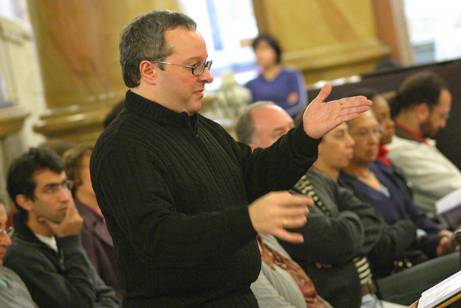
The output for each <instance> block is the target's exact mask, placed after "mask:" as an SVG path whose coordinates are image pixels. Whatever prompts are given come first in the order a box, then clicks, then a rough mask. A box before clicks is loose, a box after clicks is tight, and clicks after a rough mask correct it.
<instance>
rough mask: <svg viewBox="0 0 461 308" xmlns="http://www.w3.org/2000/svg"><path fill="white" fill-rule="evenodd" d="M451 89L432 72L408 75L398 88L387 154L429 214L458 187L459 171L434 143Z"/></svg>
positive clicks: (448, 106) (417, 202)
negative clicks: (393, 123) (393, 134)
mask: <svg viewBox="0 0 461 308" xmlns="http://www.w3.org/2000/svg"><path fill="white" fill-rule="evenodd" d="M451 100H452V97H451V93H450V90H449V89H448V87H447V86H446V84H445V82H444V81H443V80H442V79H441V78H440V77H439V76H437V75H436V74H434V73H431V72H420V73H416V74H414V75H412V76H410V77H408V78H407V79H406V80H405V81H404V82H403V83H402V85H401V86H400V88H399V90H398V91H397V95H396V98H395V102H394V103H393V104H392V109H393V110H394V109H395V112H394V113H396V117H395V124H396V137H394V139H393V140H392V143H391V144H390V145H389V146H388V147H389V158H390V159H391V161H392V162H393V164H395V165H396V166H397V167H399V169H401V170H402V171H403V173H404V175H405V178H406V179H407V180H408V181H409V182H410V183H411V185H412V191H413V193H414V199H415V205H416V206H417V207H418V208H419V209H420V210H422V211H423V212H424V213H426V215H427V216H428V217H429V218H433V217H434V216H435V202H436V201H437V200H438V199H440V198H442V197H444V196H445V195H447V194H448V193H450V192H452V191H454V190H456V189H458V188H461V173H460V171H459V170H458V168H456V166H455V165H453V163H452V162H450V161H449V160H448V159H447V158H446V157H445V156H444V155H443V154H442V153H441V152H440V151H439V150H438V149H437V148H436V146H435V142H434V140H432V139H431V138H433V137H435V136H436V134H437V132H438V131H439V130H440V129H442V128H444V127H445V125H446V123H447V119H448V115H449V112H450V109H451Z"/></svg>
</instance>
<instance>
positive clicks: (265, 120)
mask: <svg viewBox="0 0 461 308" xmlns="http://www.w3.org/2000/svg"><path fill="white" fill-rule="evenodd" d="M251 116H252V119H253V124H254V135H253V142H252V144H251V145H252V146H253V147H254V148H263V149H264V148H267V147H270V146H271V145H272V144H273V143H274V142H276V141H277V140H278V139H279V138H280V137H281V136H283V135H284V134H286V133H287V132H288V131H289V130H290V129H292V128H293V127H294V122H293V119H292V118H291V117H290V115H289V114H288V113H286V111H285V110H283V109H282V108H280V107H278V106H275V105H266V106H261V107H258V108H255V109H254V110H252V111H251Z"/></svg>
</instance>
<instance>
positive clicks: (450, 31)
mask: <svg viewBox="0 0 461 308" xmlns="http://www.w3.org/2000/svg"><path fill="white" fill-rule="evenodd" d="M405 14H406V19H407V23H408V29H409V35H410V41H411V45H412V46H413V50H414V53H415V63H417V64H420V63H428V62H434V61H444V60H451V59H455V58H460V57H461V40H460V37H461V2H460V1H452V0H438V1H432V0H405Z"/></svg>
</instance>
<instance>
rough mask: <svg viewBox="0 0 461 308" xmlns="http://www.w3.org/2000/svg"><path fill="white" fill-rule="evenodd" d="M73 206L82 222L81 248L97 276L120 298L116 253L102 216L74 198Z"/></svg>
mask: <svg viewBox="0 0 461 308" xmlns="http://www.w3.org/2000/svg"><path fill="white" fill-rule="evenodd" d="M75 206H76V207H77V210H78V212H79V213H80V216H82V218H83V221H84V224H83V228H82V232H81V235H80V237H81V240H82V245H83V249H84V250H85V253H86V255H87V256H88V258H89V259H90V261H91V263H92V264H93V267H94V268H95V270H96V272H97V273H98V275H99V277H101V279H102V280H103V281H104V282H105V283H106V284H107V285H108V286H110V287H112V288H113V289H114V291H115V295H116V296H117V299H118V300H119V301H121V300H122V298H123V296H122V294H123V288H122V285H121V282H120V278H119V275H118V272H117V265H116V254H115V249H114V243H113V241H112V237H111V236H110V234H109V231H108V230H107V226H106V222H105V221H104V217H102V216H101V215H99V214H98V213H96V212H95V211H93V210H92V209H90V208H89V207H88V206H86V205H84V204H83V203H81V202H80V201H79V200H78V199H77V198H75Z"/></svg>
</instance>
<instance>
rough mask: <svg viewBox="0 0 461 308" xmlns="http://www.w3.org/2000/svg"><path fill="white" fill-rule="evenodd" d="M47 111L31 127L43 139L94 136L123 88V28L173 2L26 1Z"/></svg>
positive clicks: (120, 95) (73, 139)
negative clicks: (120, 52) (120, 61)
mask: <svg viewBox="0 0 461 308" xmlns="http://www.w3.org/2000/svg"><path fill="white" fill-rule="evenodd" d="M28 6H29V14H30V19H31V22H32V25H33V30H34V34H35V40H36V45H37V50H38V56H39V61H40V66H41V75H42V79H43V87H44V93H45V101H46V105H47V109H48V110H47V111H46V112H45V114H43V115H42V116H41V117H40V120H39V121H38V123H36V124H35V126H34V129H35V131H37V132H39V133H41V134H43V135H45V136H46V137H47V138H61V139H66V140H70V141H87V140H95V139H96V138H97V136H98V135H99V133H100V131H101V127H102V126H101V122H102V120H103V119H104V117H105V115H106V113H107V112H108V111H109V110H110V108H111V106H113V105H114V104H115V103H116V102H118V101H119V100H121V99H122V98H123V97H124V95H125V91H126V87H125V86H124V84H123V81H122V77H121V70H120V65H119V54H118V43H119V37H120V33H121V31H122V29H123V28H124V27H125V25H127V24H128V23H129V22H130V21H131V20H132V19H133V18H134V17H135V16H138V15H141V14H144V13H147V12H149V11H151V10H153V9H171V10H176V9H177V4H176V1H175V0H169V1H155V0H130V1H126V0H98V1H94V0H65V1H64V0H40V1H36V0H29V1H28Z"/></svg>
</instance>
